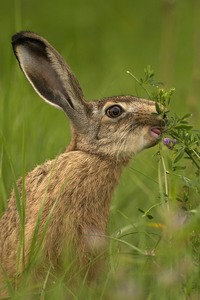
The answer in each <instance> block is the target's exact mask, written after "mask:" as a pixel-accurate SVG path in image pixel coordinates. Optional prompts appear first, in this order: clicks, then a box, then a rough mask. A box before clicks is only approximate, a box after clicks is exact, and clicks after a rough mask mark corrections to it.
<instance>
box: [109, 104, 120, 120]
mask: <svg viewBox="0 0 200 300" xmlns="http://www.w3.org/2000/svg"><path fill="white" fill-rule="evenodd" d="M122 112H123V108H122V107H121V106H119V105H112V106H110V107H109V108H107V109H106V115H107V116H108V117H109V118H113V119H114V118H117V117H119V116H120V115H121V114H122Z"/></svg>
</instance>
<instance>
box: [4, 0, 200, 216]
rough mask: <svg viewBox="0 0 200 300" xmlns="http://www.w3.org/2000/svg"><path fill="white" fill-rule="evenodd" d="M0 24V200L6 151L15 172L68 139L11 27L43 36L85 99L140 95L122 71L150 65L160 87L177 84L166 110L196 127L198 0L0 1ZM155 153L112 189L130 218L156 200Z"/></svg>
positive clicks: (8, 177) (7, 174) (139, 72)
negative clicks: (23, 61) (24, 65)
mask: <svg viewBox="0 0 200 300" xmlns="http://www.w3.org/2000/svg"><path fill="white" fill-rule="evenodd" d="M0 25H1V26H0V32H1V34H0V51H1V56H0V133H1V135H2V136H3V139H2V141H1V145H0V146H1V161H0V162H1V173H0V179H1V191H0V195H1V199H3V201H2V203H5V201H6V199H7V198H8V196H9V193H10V189H11V185H12V182H13V179H14V177H13V175H12V172H11V168H10V163H9V159H8V156H10V157H11V159H12V163H13V169H14V173H15V177H16V178H18V177H19V176H21V175H22V173H23V172H24V166H25V168H26V170H27V171H28V170H30V169H32V168H33V167H34V166H35V165H37V164H39V163H41V162H43V161H45V160H47V159H49V158H53V157H55V155H57V154H58V153H60V152H62V151H63V150H64V149H65V147H66V145H67V143H68V142H69V139H70V133H69V124H68V120H67V121H66V118H65V116H64V114H63V113H62V112H61V111H57V110H56V109H55V108H53V107H50V106H49V105H47V104H46V103H44V102H43V101H41V100H40V99H39V97H38V96H37V95H36V94H35V93H34V91H33V90H32V88H31V87H30V85H29V84H28V83H27V81H26V79H25V78H24V76H23V75H22V73H21V71H20V70H19V67H18V65H17V62H16V60H15V58H14V55H13V53H12V49H11V36H12V34H13V33H15V32H16V31H19V30H31V31H34V32H37V33H39V34H40V35H43V36H44V37H45V38H46V39H48V40H49V41H50V43H52V44H53V46H54V47H55V48H56V49H57V50H58V51H59V52H60V53H61V54H62V55H63V56H64V57H65V59H66V61H67V62H68V64H69V65H70V67H71V68H72V70H73V71H74V73H75V74H76V76H77V78H78V79H79V81H80V83H81V86H82V88H83V91H84V93H85V96H86V97H87V98H88V99H98V98H101V97H106V96H109V95H118V94H132V95H138V94H139V96H144V97H146V95H145V94H144V92H143V91H142V90H139V89H138V87H137V86H136V84H135V81H134V80H133V78H132V77H131V76H130V75H128V74H126V71H127V70H129V71H130V72H132V73H133V74H134V75H136V76H137V77H139V78H140V77H141V76H143V69H144V68H145V67H146V66H147V65H148V64H150V65H151V66H152V68H153V69H154V70H155V73H156V78H157V79H158V80H159V81H162V82H164V83H165V88H166V89H169V88H171V87H175V88H176V93H175V95H174V96H173V101H172V105H171V110H172V112H176V113H177V114H179V115H181V114H185V113H187V112H191V113H192V115H193V116H192V118H191V119H190V122H191V123H192V124H193V125H194V126H195V127H197V126H198V124H199V118H200V109H199V98H200V55H199V51H200V1H198V0H196V1H195V0H182V1H180V0H174V1H173V0H171V1H170V0H168V1H167V0H152V1H146V0H135V1H133V0H124V1H119V0H109V1H97V0H93V1H91V0H85V1H81V0H65V1H64V0H58V1H52V0H49V1H39V0H12V1H11V0H1V1H0ZM3 140H4V142H3ZM3 143H4V147H3ZM6 148H7V149H8V150H5V149H6ZM6 151H8V152H9V154H8V153H6ZM155 152H156V149H155V148H153V149H149V150H147V151H145V152H143V153H141V154H140V155H139V156H138V157H137V158H136V159H135V160H134V162H133V164H132V168H128V169H127V170H126V171H125V172H124V176H123V178H122V181H121V184H120V186H119V188H118V190H117V192H116V194H115V198H116V199H115V201H114V202H113V205H117V207H118V208H120V209H124V211H126V212H127V213H128V215H129V217H131V218H132V217H134V216H135V214H137V208H138V207H139V206H140V203H144V205H148V206H150V205H151V204H154V203H155V197H156V196H157V193H158V191H157V186H156V183H155V181H157V161H156V159H155V158H153V154H154V153H155ZM133 169H134V170H133ZM138 170H139V172H138ZM140 172H141V173H140ZM142 205H143V204H142ZM3 206H4V204H2V207H1V209H3ZM117 220H118V219H117Z"/></svg>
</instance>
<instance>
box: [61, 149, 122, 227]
mask: <svg viewBox="0 0 200 300" xmlns="http://www.w3.org/2000/svg"><path fill="white" fill-rule="evenodd" d="M63 156H64V157H66V178H67V179H66V183H67V184H66V190H65V195H66V198H65V199H68V200H67V202H68V201H69V202H70V203H69V202H68V204H67V205H68V210H71V213H72V216H71V217H73V215H74V216H76V218H79V220H78V222H83V223H84V222H89V223H91V226H92V223H94V224H95V222H96V223H97V224H99V226H100V227H104V226H105V224H106V223H107V222H106V220H107V219H108V213H109V205H110V200H111V198H112V194H113V191H114V188H115V186H116V185H117V183H118V181H119V178H120V175H121V169H122V166H119V165H116V164H113V162H112V161H110V160H109V159H105V158H102V157H99V156H97V155H91V154H88V153H84V152H82V151H71V152H66V153H65V154H64V155H63ZM69 157H70V162H71V163H70V164H68V158H69ZM62 164H63V158H62ZM69 204H70V207H69ZM101 223H102V224H101Z"/></svg>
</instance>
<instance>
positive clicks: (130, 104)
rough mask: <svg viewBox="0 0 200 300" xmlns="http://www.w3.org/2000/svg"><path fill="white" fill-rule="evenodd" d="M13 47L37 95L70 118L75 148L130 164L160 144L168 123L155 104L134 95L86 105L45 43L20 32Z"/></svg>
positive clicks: (73, 80)
mask: <svg viewBox="0 0 200 300" xmlns="http://www.w3.org/2000/svg"><path fill="white" fill-rule="evenodd" d="M12 44H13V49H14V52H15V55H16V57H17V59H18V61H19V64H20V66H21V69H22V71H23V72H24V74H25V76H26V77H27V79H28V80H29V82H30V83H31V84H32V86H33V88H34V89H35V90H36V92H37V93H38V94H39V95H40V96H41V97H42V98H43V99H44V100H45V101H47V102H48V103H50V104H52V105H54V106H56V107H58V108H61V109H62V110H63V111H64V112H65V113H66V114H67V116H68V117H69V119H70V121H71V125H72V131H73V139H72V143H71V149H72V150H83V151H86V152H90V153H94V154H95V153H98V154H100V155H103V156H104V155H106V156H110V157H111V158H115V159H116V158H117V159H119V160H120V158H122V159H123V160H124V159H125V160H126V159H129V158H130V157H131V156H132V155H133V154H135V153H137V152H139V151H141V150H143V149H145V148H148V147H151V146H153V145H155V144H156V143H158V141H159V140H160V137H161V132H162V128H163V127H164V120H163V115H162V116H161V115H159V114H157V113H156V108H155V102H153V101H148V100H145V99H140V98H136V97H133V96H115V97H109V98H106V99H103V100H100V101H94V102H93V101H92V102H86V101H85V99H84V96H83V92H82V90H81V88H80V85H79V83H78V81H77V79H76V78H75V76H74V75H73V73H72V72H71V70H70V68H69V67H68V66H67V65H66V63H65V62H64V60H63V58H62V57H61V56H60V54H59V53H58V52H57V51H56V50H55V49H54V48H53V47H52V46H51V45H50V44H49V43H48V42H47V41H46V40H45V39H43V38H42V37H40V36H38V35H37V34H35V33H32V32H20V33H17V34H15V35H14V36H13V39H12Z"/></svg>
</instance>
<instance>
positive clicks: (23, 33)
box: [12, 31, 34, 44]
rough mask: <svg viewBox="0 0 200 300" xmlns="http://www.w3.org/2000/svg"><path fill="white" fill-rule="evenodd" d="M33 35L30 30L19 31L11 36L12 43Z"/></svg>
mask: <svg viewBox="0 0 200 300" xmlns="http://www.w3.org/2000/svg"><path fill="white" fill-rule="evenodd" d="M32 36H34V33H33V32H31V31H19V32H17V33H15V34H13V36H12V44H18V43H20V42H22V40H24V39H26V38H31V37H32Z"/></svg>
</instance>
